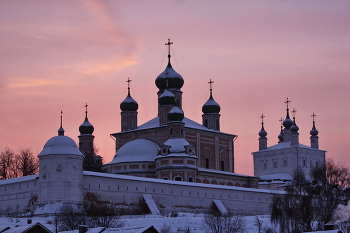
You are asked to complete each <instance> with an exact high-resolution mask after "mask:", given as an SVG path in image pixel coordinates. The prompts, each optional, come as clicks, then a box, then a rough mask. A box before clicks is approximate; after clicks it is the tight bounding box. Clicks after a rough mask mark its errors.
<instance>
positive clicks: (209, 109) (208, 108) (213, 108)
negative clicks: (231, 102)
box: [202, 95, 221, 113]
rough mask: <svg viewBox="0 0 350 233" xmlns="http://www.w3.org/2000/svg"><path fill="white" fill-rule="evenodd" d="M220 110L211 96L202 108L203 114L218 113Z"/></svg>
mask: <svg viewBox="0 0 350 233" xmlns="http://www.w3.org/2000/svg"><path fill="white" fill-rule="evenodd" d="M220 110H221V108H220V105H219V104H218V103H217V102H216V101H215V100H214V98H213V97H212V95H210V97H209V99H208V101H207V102H206V103H205V104H204V105H203V107H202V112H203V113H219V112H220Z"/></svg>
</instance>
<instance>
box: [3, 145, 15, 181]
mask: <svg viewBox="0 0 350 233" xmlns="http://www.w3.org/2000/svg"><path fill="white" fill-rule="evenodd" d="M15 162H16V160H15V152H14V151H13V150H12V149H10V148H9V147H5V149H4V150H3V151H1V152H0V179H2V180H4V179H10V178H15V177H17V176H18V172H17V166H16V164H15Z"/></svg>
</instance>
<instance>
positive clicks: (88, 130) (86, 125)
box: [79, 103, 94, 135]
mask: <svg viewBox="0 0 350 233" xmlns="http://www.w3.org/2000/svg"><path fill="white" fill-rule="evenodd" d="M87 107H88V105H87V103H86V105H85V108H86V110H85V120H84V122H83V124H81V125H80V126H79V132H80V134H81V135H83V134H92V133H93V132H94V126H93V125H92V124H91V123H90V122H89V120H88V116H87V114H88V111H87Z"/></svg>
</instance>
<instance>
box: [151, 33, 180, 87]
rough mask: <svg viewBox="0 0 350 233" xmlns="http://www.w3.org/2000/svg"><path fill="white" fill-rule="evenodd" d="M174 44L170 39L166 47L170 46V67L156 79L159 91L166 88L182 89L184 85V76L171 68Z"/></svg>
mask: <svg viewBox="0 0 350 233" xmlns="http://www.w3.org/2000/svg"><path fill="white" fill-rule="evenodd" d="M171 44H173V42H170V39H168V43H166V44H165V45H167V46H168V65H167V67H166V68H165V70H164V71H163V72H162V73H161V74H160V75H158V77H157V78H156V81H155V83H156V86H157V87H158V89H159V90H164V89H166V88H169V89H172V88H176V89H181V87H182V86H183V85H184V79H183V78H182V76H181V75H180V74H179V73H177V72H176V71H175V70H174V69H173V67H172V66H171V62H170V58H171V55H170V45H171Z"/></svg>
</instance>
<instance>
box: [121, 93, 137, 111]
mask: <svg viewBox="0 0 350 233" xmlns="http://www.w3.org/2000/svg"><path fill="white" fill-rule="evenodd" d="M138 108H139V105H138V104H137V102H136V101H135V100H134V99H133V98H132V97H131V96H130V94H128V96H127V97H126V98H125V100H124V101H123V102H121V103H120V110H122V111H137V109H138Z"/></svg>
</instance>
